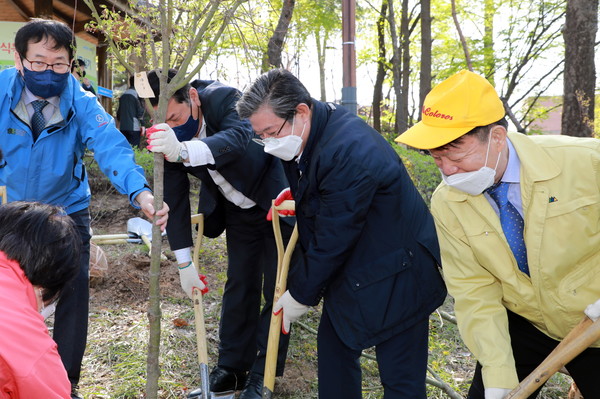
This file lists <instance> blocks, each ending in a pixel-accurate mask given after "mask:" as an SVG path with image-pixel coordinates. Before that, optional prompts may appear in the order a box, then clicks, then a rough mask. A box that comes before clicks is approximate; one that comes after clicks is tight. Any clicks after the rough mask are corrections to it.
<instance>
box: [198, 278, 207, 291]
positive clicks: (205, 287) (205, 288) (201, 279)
mask: <svg viewBox="0 0 600 399" xmlns="http://www.w3.org/2000/svg"><path fill="white" fill-rule="evenodd" d="M198 277H200V281H202V282H203V283H204V288H203V289H201V290H200V292H201V293H202V295H204V294H206V293H207V292H208V280H207V279H206V276H205V275H204V274H199V275H198Z"/></svg>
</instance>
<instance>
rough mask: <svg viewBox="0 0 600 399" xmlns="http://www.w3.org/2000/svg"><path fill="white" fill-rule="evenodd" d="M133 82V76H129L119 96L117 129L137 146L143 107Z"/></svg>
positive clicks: (133, 145)
mask: <svg viewBox="0 0 600 399" xmlns="http://www.w3.org/2000/svg"><path fill="white" fill-rule="evenodd" d="M133 82H134V78H133V76H130V77H129V87H128V88H127V90H125V91H124V92H123V94H122V95H121V98H119V108H118V109H117V121H119V130H120V131H121V133H123V136H125V138H126V139H127V141H128V142H129V144H131V146H132V147H134V148H136V147H137V148H139V146H140V135H141V130H142V124H141V120H142V118H143V117H144V107H143V106H142V103H141V102H140V98H139V97H138V94H137V92H136V91H135V88H134V86H133Z"/></svg>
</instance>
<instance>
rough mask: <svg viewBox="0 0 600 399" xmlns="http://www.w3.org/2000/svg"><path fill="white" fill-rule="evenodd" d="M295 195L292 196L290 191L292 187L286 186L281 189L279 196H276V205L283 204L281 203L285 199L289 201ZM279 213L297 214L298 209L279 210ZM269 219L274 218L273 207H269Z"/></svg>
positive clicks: (284, 214)
mask: <svg viewBox="0 0 600 399" xmlns="http://www.w3.org/2000/svg"><path fill="white" fill-rule="evenodd" d="M293 199H294V197H293V196H292V192H291V191H290V188H289V187H288V188H284V189H283V190H281V192H280V193H279V194H278V195H277V198H275V206H278V205H281V203H282V202H283V201H287V200H293ZM277 213H278V214H279V216H283V217H286V216H296V211H288V210H283V211H278V212H277ZM267 220H268V221H271V220H273V208H272V207H271V208H270V209H269V212H268V213H267Z"/></svg>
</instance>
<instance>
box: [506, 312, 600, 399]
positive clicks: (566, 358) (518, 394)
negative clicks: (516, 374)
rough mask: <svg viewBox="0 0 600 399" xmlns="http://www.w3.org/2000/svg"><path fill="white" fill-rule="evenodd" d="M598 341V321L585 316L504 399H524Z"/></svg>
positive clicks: (599, 330)
mask: <svg viewBox="0 0 600 399" xmlns="http://www.w3.org/2000/svg"><path fill="white" fill-rule="evenodd" d="M598 339H600V319H598V320H596V321H595V322H592V320H590V319H589V318H588V317H587V316H585V317H584V318H583V320H581V322H580V323H579V324H577V325H576V326H575V327H574V328H573V329H572V330H571V331H570V332H569V334H567V336H566V337H565V338H564V339H563V340H562V341H561V343H560V344H558V346H557V347H556V348H554V350H553V351H552V352H550V354H549V355H548V356H547V357H546V359H544V361H543V362H542V363H540V365H539V366H538V367H537V368H536V369H535V370H533V371H532V372H531V374H529V375H528V376H527V377H525V379H524V380H523V381H521V383H520V384H519V385H518V386H517V387H516V388H515V389H513V390H512V391H511V392H510V393H509V394H508V396H507V397H506V399H526V398H528V397H529V396H530V395H531V394H532V393H534V392H535V391H536V390H537V389H538V388H539V387H540V386H542V384H544V383H545V382H546V381H547V380H548V379H549V378H550V377H552V376H553V375H554V373H556V372H557V371H558V370H560V369H561V368H562V367H563V366H564V365H565V364H567V363H569V362H570V361H571V360H573V359H574V358H575V357H576V356H577V355H579V354H580V353H581V352H583V351H584V350H585V349H587V348H588V347H589V346H590V345H591V344H593V343H594V342H596V341H598Z"/></svg>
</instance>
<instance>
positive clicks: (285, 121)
mask: <svg viewBox="0 0 600 399" xmlns="http://www.w3.org/2000/svg"><path fill="white" fill-rule="evenodd" d="M289 120H290V115H288V116H286V117H285V119H284V120H283V123H282V124H281V127H280V128H279V130H278V131H277V133H275V134H272V135H271V136H279V133H281V129H283V127H284V126H285V124H286V123H287V122H288V121H289Z"/></svg>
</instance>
